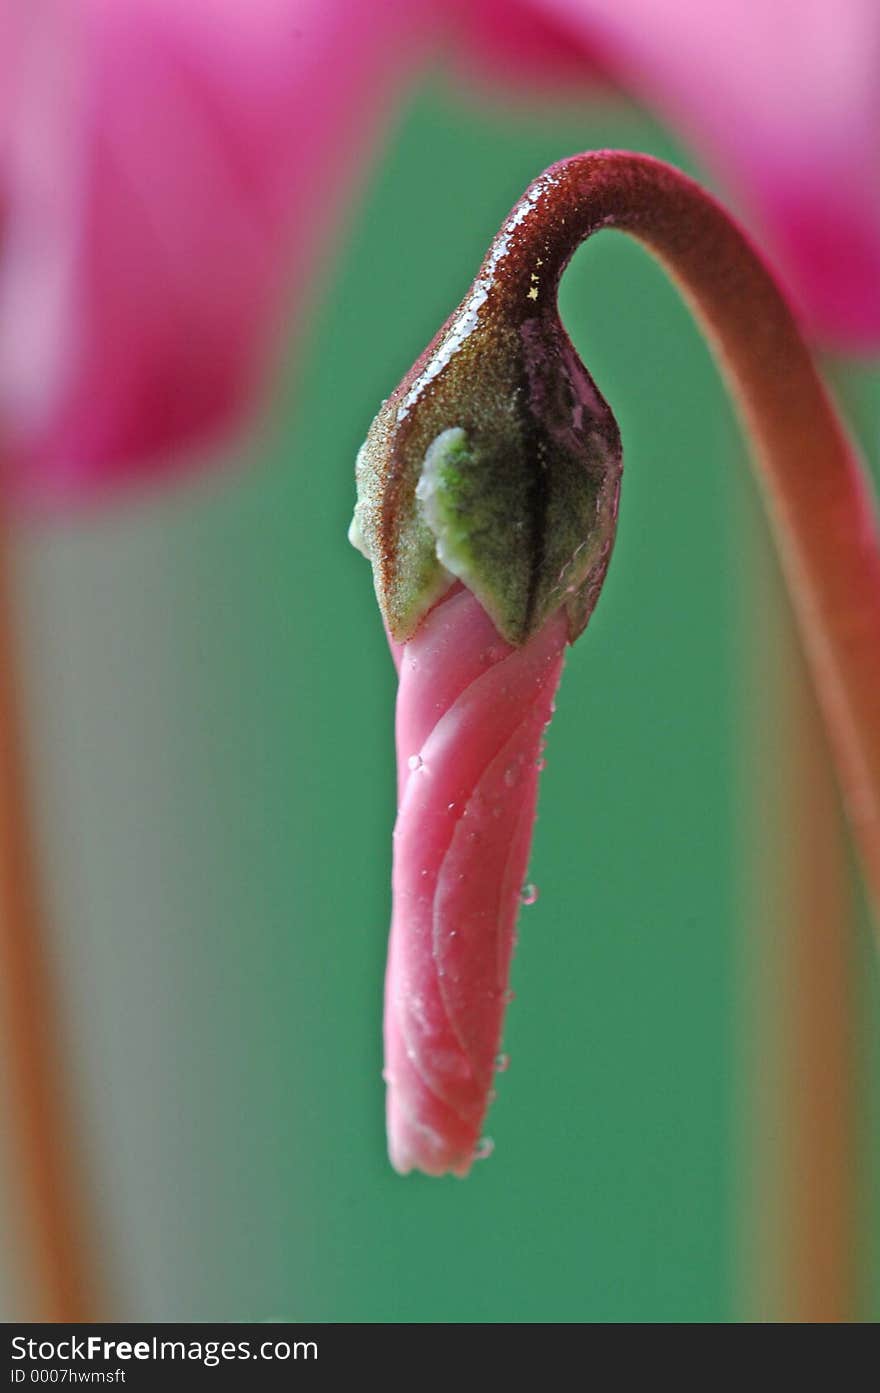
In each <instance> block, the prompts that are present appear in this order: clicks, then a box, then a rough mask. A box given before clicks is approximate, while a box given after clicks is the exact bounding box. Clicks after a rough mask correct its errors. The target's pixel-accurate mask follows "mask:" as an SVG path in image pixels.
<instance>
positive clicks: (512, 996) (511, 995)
mask: <svg viewBox="0 0 880 1393" xmlns="http://www.w3.org/2000/svg"><path fill="white" fill-rule="evenodd" d="M501 1000H502V1001H503V1002H504V1005H505V1006H509V1005H510V1003H511V1001H515V1000H516V992H512V991H511V990H510V988H509V987H508V989H507V991H506V992H505V993H504V995H503V996H502V998H501Z"/></svg>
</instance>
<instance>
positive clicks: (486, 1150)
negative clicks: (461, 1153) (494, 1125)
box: [474, 1137, 495, 1161]
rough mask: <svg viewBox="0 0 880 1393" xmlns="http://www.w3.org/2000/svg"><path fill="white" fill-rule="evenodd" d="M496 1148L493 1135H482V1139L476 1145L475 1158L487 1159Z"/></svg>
mask: <svg viewBox="0 0 880 1393" xmlns="http://www.w3.org/2000/svg"><path fill="white" fill-rule="evenodd" d="M494 1150H495V1143H494V1142H493V1140H492V1138H491V1137H480V1140H479V1141H478V1142H477V1144H476V1146H475V1147H474V1160H475V1161H485V1160H486V1159H487V1158H488V1157H489V1156H491V1155H492V1152H493V1151H494Z"/></svg>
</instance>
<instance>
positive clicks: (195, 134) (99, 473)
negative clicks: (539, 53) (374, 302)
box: [0, 0, 424, 502]
mask: <svg viewBox="0 0 880 1393" xmlns="http://www.w3.org/2000/svg"><path fill="white" fill-rule="evenodd" d="M423 8H424V6H423V4H422V0H382V3H381V4H377V5H374V4H366V3H362V0H248V3H246V4H242V3H241V0H211V3H210V4H208V3H193V0H33V4H32V5H31V6H30V7H29V8H27V9H24V8H22V9H17V8H16V7H12V9H14V13H15V21H14V22H15V24H16V28H17V30H18V32H19V40H20V50H21V51H20V56H19V61H18V62H17V63H16V65H15V70H14V72H13V73H12V74H11V76H12V78H13V79H14V80H13V82H12V86H11V88H10V87H8V86H6V84H3V90H2V92H0V102H2V103H3V106H2V107H0V117H2V118H4V119H5V132H4V131H2V130H0V160H2V158H3V154H4V150H5V152H6V160H5V165H0V170H2V180H3V186H2V190H0V207H3V208H4V209H5V218H4V223H5V237H4V244H3V255H2V259H0V420H2V430H3V437H4V456H5V461H6V469H7V471H8V481H9V486H10V487H11V489H12V491H13V493H15V494H18V495H19V496H20V495H22V494H24V495H25V496H27V497H29V498H36V499H38V500H39V501H41V502H48V501H53V500H58V501H65V500H67V499H68V498H69V497H71V496H73V495H74V494H75V495H77V496H80V495H83V494H86V495H90V494H92V493H93V492H94V491H95V490H98V489H101V488H103V487H104V486H105V485H106V483H107V482H108V481H112V482H114V483H115V482H118V481H120V480H124V479H127V478H129V477H131V476H135V475H140V474H142V473H145V472H149V473H150V474H161V473H163V472H164V471H165V470H166V468H168V467H171V466H175V467H176V466H178V465H179V464H180V462H181V457H182V453H185V452H186V451H187V450H188V449H189V448H190V447H202V446H204V445H205V444H210V443H211V442H212V441H213V440H215V439H216V438H217V437H219V436H221V435H222V434H223V433H224V432H226V431H228V430H229V429H230V428H232V427H234V426H235V425H236V424H237V423H238V421H239V419H240V416H241V414H242V409H243V408H244V407H245V406H246V405H247V404H248V403H249V402H250V401H251V400H252V398H253V397H254V395H255V394H257V393H259V392H260V390H261V388H262V386H263V384H264V381H265V378H266V375H267V369H268V368H269V366H270V364H271V352H272V349H273V348H275V347H277V342H278V338H279V335H280V332H281V330H282V326H283V324H284V322H285V320H286V318H287V317H288V316H289V314H290V312H291V311H293V312H294V313H295V314H301V313H302V312H303V310H304V309H305V308H307V306H308V303H309V289H310V285H311V282H312V278H313V275H314V269H315V261H316V258H317V257H318V255H319V253H320V251H321V248H322V238H323V237H324V236H325V235H326V233H327V231H328V228H329V226H330V222H331V213H332V210H333V208H334V207H335V205H336V202H337V199H338V197H339V194H340V192H341V190H342V189H343V188H344V187H346V186H347V185H349V184H350V183H351V181H352V179H353V178H354V177H355V175H356V172H357V166H358V156H359V155H360V154H361V153H362V152H363V151H364V150H365V149H366V148H367V146H368V144H369V141H370V137H371V135H373V134H374V133H375V131H376V128H377V125H378V123H379V121H380V118H381V115H382V112H383V109H384V108H385V107H386V106H387V103H388V100H389V94H390V92H391V86H392V79H393V81H394V84H395V87H396V86H397V85H399V81H400V78H401V73H402V71H403V70H405V68H406V67H407V65H408V63H409V62H410V61H411V58H412V44H413V39H414V35H415V34H416V32H417V30H418V27H419V26H418V18H419V16H420V14H421V12H422V10H423ZM0 13H2V17H3V18H2V21H0V22H3V21H5V22H8V23H10V24H11V23H12V20H11V19H10V13H11V7H9V5H8V3H7V5H6V6H5V7H4V8H2V11H0ZM4 57H5V54H4ZM4 67H5V64H4ZM5 75H6V76H10V74H5Z"/></svg>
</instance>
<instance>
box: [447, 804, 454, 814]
mask: <svg viewBox="0 0 880 1393" xmlns="http://www.w3.org/2000/svg"><path fill="white" fill-rule="evenodd" d="M454 809H455V804H454V803H447V804H446V811H447V812H448V813H451V812H453V811H454Z"/></svg>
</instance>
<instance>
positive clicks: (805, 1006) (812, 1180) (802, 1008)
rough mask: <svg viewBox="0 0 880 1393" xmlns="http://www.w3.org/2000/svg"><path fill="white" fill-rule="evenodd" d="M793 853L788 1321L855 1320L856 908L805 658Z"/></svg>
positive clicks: (795, 673) (790, 702)
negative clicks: (808, 681) (808, 682)
mask: <svg viewBox="0 0 880 1393" xmlns="http://www.w3.org/2000/svg"><path fill="white" fill-rule="evenodd" d="M785 677H786V678H787V679H788V681H787V691H785V692H784V697H786V698H787V703H786V706H787V709H786V706H784V707H783V710H784V711H785V714H786V716H787V717H788V720H789V722H790V730H791V736H790V739H791V759H792V765H793V767H792V774H791V779H790V798H791V814H792V822H791V827H792V854H791V861H790V864H789V868H788V873H789V875H790V877H791V891H790V907H791V913H790V916H789V922H788V923H787V924H786V925H785V929H786V944H787V947H788V949H789V954H790V956H789V966H790V973H791V976H790V984H791V990H790V1000H789V1003H788V1013H789V1020H790V1022H791V1024H790V1027H789V1048H788V1051H787V1054H788V1058H787V1065H788V1068H787V1070H786V1073H787V1077H788V1084H789V1089H788V1100H789V1101H788V1112H789V1123H788V1126H787V1128H786V1131H787V1134H788V1146H789V1148H790V1154H789V1155H788V1156H787V1157H786V1158H784V1165H785V1172H784V1173H785V1174H786V1175H787V1176H788V1187H789V1195H788V1206H787V1208H788V1215H789V1221H788V1222H789V1232H790V1241H789V1242H788V1243H787V1244H786V1245H785V1248H784V1251H785V1252H786V1253H787V1254H788V1259H789V1263H790V1271H789V1273H788V1274H787V1279H786V1283H785V1286H786V1288H787V1291H788V1293H789V1308H788V1319H790V1320H792V1321H797V1322H804V1321H809V1322H816V1321H820V1322H832V1321H834V1322H838V1321H852V1320H855V1319H856V1310H857V1299H856V1286H857V1281H856V1276H857V1262H856V1256H857V1230H856V1218H857V1216H856V1212H855V1209H856V1194H857V1189H858V1186H857V1174H856V1128H855V1116H854V1106H855V1097H854V1094H855V1075H856V1059H855V1053H854V1045H855V1042H854V1029H855V1020H854V1017H855V1011H856V1007H857V1001H856V1000H855V993H854V985H855V981H854V961H853V959H854V948H855V932H854V905H853V902H852V897H851V893H850V884H849V866H848V863H847V855H846V845H845V842H844V838H843V829H842V827H841V823H840V816H839V812H838V800H837V798H836V796H835V794H836V790H835V787H834V781H833V776H832V770H831V764H830V761H829V756H828V749H827V743H826V741H825V738H824V731H823V728H822V723H821V719H820V716H819V712H818V709H817V707H816V702H815V699H814V698H813V694H812V693H811V692H810V690H809V688H808V686H807V684H806V682H805V681H804V677H805V674H804V672H803V664H802V663H801V662H800V661H799V660H798V655H796V654H794V655H792V661H791V663H790V664H789V665H788V667H787V671H786V673H785Z"/></svg>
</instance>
